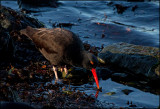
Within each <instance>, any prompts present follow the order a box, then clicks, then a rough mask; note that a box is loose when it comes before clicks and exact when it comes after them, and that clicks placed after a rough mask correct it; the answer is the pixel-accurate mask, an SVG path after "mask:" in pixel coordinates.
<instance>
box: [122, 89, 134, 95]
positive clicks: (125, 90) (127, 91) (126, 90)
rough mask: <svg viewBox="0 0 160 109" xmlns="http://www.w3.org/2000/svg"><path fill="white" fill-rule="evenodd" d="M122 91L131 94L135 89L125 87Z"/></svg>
mask: <svg viewBox="0 0 160 109" xmlns="http://www.w3.org/2000/svg"><path fill="white" fill-rule="evenodd" d="M122 92H123V93H124V94H126V95H129V94H130V93H131V92H133V90H130V89H124V90H122Z"/></svg>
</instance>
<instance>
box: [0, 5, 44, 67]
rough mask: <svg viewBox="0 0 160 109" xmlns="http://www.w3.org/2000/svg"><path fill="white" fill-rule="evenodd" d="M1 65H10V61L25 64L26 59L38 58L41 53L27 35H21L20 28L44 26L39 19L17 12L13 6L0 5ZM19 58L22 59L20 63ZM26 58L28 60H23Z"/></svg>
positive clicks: (20, 64) (18, 64)
mask: <svg viewBox="0 0 160 109" xmlns="http://www.w3.org/2000/svg"><path fill="white" fill-rule="evenodd" d="M0 10H1V13H0V19H1V20H0V65H1V67H3V66H8V65H9V64H10V63H11V64H14V65H17V66H23V64H26V61H28V62H29V61H31V60H37V59H35V58H39V59H40V58H41V57H42V56H41V54H40V53H39V51H38V50H36V48H35V46H34V44H33V43H32V42H31V41H30V40H29V39H28V38H27V37H25V36H22V35H20V33H19V30H21V29H24V28H26V27H27V26H32V27H35V28H40V27H44V25H43V24H42V23H40V22H39V21H38V20H36V19H34V18H31V17H28V16H27V15H25V14H22V13H20V12H16V11H14V10H12V9H11V8H7V7H4V6H2V5H0ZM37 54H40V55H38V56H36V57H35V55H37ZM18 58H19V59H21V60H20V63H17V62H18ZM22 60H26V61H22Z"/></svg>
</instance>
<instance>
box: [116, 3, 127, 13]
mask: <svg viewBox="0 0 160 109" xmlns="http://www.w3.org/2000/svg"><path fill="white" fill-rule="evenodd" d="M115 6H116V9H117V13H118V14H123V12H124V11H125V10H126V9H127V8H129V7H128V6H123V5H120V4H115Z"/></svg>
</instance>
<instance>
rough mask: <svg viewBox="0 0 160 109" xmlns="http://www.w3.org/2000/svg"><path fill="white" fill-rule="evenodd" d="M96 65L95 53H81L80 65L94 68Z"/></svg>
mask: <svg viewBox="0 0 160 109" xmlns="http://www.w3.org/2000/svg"><path fill="white" fill-rule="evenodd" d="M97 65H98V60H97V57H96V56H95V55H93V54H92V53H89V52H87V51H85V52H84V53H83V60H82V66H83V67H84V68H86V69H92V68H96V67H97Z"/></svg>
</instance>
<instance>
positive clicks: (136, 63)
mask: <svg viewBox="0 0 160 109" xmlns="http://www.w3.org/2000/svg"><path fill="white" fill-rule="evenodd" d="M98 57H99V58H100V59H101V60H102V62H104V63H105V64H106V65H107V66H110V67H112V69H114V70H120V71H122V72H127V73H131V74H132V75H143V78H144V77H148V78H150V79H153V78H154V79H159V76H160V75H159V72H158V71H157V69H158V65H159V63H158V62H159V60H158V58H159V49H158V48H156V47H147V46H140V45H133V44H128V43H123V42H121V43H115V44H112V45H109V46H107V47H105V48H104V49H103V50H102V51H101V52H100V53H99V54H98ZM155 69H156V70H155Z"/></svg>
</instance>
